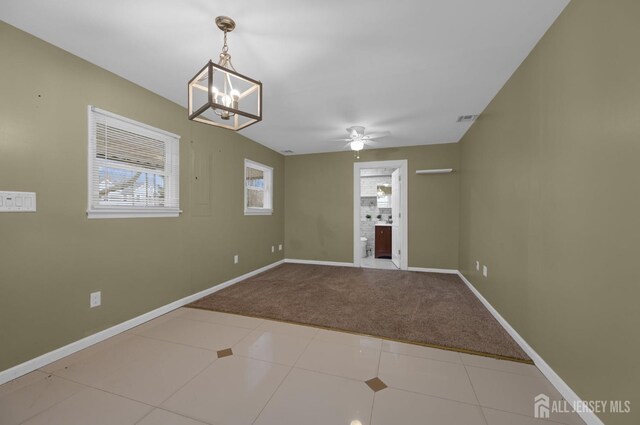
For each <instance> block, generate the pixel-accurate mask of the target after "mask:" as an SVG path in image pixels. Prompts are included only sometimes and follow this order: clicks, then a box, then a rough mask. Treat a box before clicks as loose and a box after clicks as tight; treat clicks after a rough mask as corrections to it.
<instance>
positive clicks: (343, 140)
mask: <svg viewBox="0 0 640 425" xmlns="http://www.w3.org/2000/svg"><path fill="white" fill-rule="evenodd" d="M329 141H330V142H350V141H351V139H345V138H344V137H343V138H340V139H329Z"/></svg>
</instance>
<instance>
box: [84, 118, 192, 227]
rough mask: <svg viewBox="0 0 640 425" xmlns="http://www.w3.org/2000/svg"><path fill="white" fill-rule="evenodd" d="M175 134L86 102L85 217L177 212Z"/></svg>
mask: <svg viewBox="0 0 640 425" xmlns="http://www.w3.org/2000/svg"><path fill="white" fill-rule="evenodd" d="M179 140H180V137H179V136H177V135H175V134H171V133H168V132H166V131H163V130H159V129H157V128H153V127H150V126H148V125H145V124H142V123H138V122H135V121H133V120H130V119H128V118H124V117H121V116H118V115H116V114H113V113H111V112H107V111H103V110H101V109H98V108H95V107H92V106H90V107H89V208H88V210H87V214H88V216H89V218H117V217H177V216H178V214H179V213H180V202H179V184H180V183H179V163H180V157H179Z"/></svg>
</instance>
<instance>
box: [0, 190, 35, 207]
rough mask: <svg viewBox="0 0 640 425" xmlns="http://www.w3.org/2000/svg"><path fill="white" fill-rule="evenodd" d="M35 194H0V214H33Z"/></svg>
mask: <svg viewBox="0 0 640 425" xmlns="http://www.w3.org/2000/svg"><path fill="white" fill-rule="evenodd" d="M35 211H36V193H35V192H0V212H35Z"/></svg>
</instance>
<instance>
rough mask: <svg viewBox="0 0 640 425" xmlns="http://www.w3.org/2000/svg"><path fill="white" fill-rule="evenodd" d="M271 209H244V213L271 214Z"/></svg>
mask: <svg viewBox="0 0 640 425" xmlns="http://www.w3.org/2000/svg"><path fill="white" fill-rule="evenodd" d="M272 214H273V210H267V209H264V210H244V215H272Z"/></svg>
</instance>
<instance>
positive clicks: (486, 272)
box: [482, 266, 489, 277]
mask: <svg viewBox="0 0 640 425" xmlns="http://www.w3.org/2000/svg"><path fill="white" fill-rule="evenodd" d="M488 272H489V270H488V269H487V266H482V276H484V277H487V274H488Z"/></svg>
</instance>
